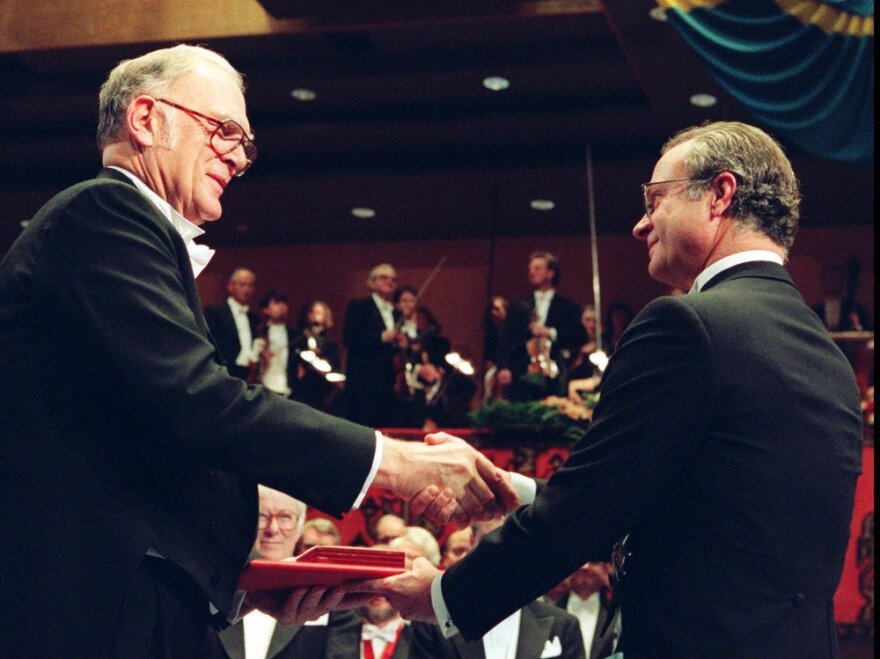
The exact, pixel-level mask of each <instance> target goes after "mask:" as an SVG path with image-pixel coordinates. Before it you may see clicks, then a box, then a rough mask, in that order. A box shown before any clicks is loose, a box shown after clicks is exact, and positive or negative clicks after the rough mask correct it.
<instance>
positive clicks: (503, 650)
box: [483, 609, 522, 659]
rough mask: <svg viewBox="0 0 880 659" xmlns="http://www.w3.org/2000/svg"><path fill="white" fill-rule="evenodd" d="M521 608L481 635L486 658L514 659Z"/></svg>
mask: <svg viewBox="0 0 880 659" xmlns="http://www.w3.org/2000/svg"><path fill="white" fill-rule="evenodd" d="M521 612H522V609H517V610H516V611H514V612H513V613H512V614H510V615H509V616H507V617H506V618H505V619H504V620H502V621H501V622H499V623H498V624H497V625H495V626H494V627H493V628H492V629H490V630H489V631H488V632H486V634H485V635H484V636H483V652H485V653H486V659H515V658H516V646H517V643H518V642H519V621H520V618H521V617H522V613H521Z"/></svg>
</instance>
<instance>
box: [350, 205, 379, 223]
mask: <svg viewBox="0 0 880 659" xmlns="http://www.w3.org/2000/svg"><path fill="white" fill-rule="evenodd" d="M351 214H352V215H354V216H355V217H357V218H360V219H362V220H369V219H370V218H373V217H376V211H374V210H373V209H372V208H365V207H363V206H358V207H356V208H352V209H351Z"/></svg>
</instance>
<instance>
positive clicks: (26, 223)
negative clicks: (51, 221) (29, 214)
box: [18, 220, 31, 229]
mask: <svg viewBox="0 0 880 659" xmlns="http://www.w3.org/2000/svg"><path fill="white" fill-rule="evenodd" d="M30 223H31V221H30V220H22V221H21V222H19V223H18V225H19V226H20V227H21V228H22V229H27V225H28V224H30Z"/></svg>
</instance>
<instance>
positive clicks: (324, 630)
mask: <svg viewBox="0 0 880 659" xmlns="http://www.w3.org/2000/svg"><path fill="white" fill-rule="evenodd" d="M355 627H356V628H357V630H358V631H357V633H358V634H360V620H359V619H358V617H357V616H356V615H355V614H354V613H353V612H351V611H331V612H330V614H329V617H328V619H327V624H326V625H315V624H309V625H292V626H290V627H284V626H282V625H275V631H274V632H273V633H272V639H271V640H270V641H269V648H268V650H267V651H266V659H332V658H333V657H337V656H339V655H338V653H337V650H336V649H335V647H336V645H337V643H336V642H335V641H333V642H331V641H330V639H331V637H336V636H338V635H340V634H341V635H342V636H344V637H348V636H349V635H350V634H351V630H352V629H353V628H355ZM219 638H220V643H221V647H222V649H221V651H220V652H219V653H217V655H216V656H217V657H218V658H219V657H225V658H226V659H245V654H244V623H243V622H241V621H239V622H237V623H235V624H234V625H232V626H231V627H227V628H226V629H224V630H223V631H222V632H220V634H219ZM355 647H357V646H355ZM342 656H345V657H349V658H351V659H358V656H359V655H358V654H356V653H355V654H348V655H342ZM404 657H405V655H404Z"/></svg>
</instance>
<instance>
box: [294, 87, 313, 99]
mask: <svg viewBox="0 0 880 659" xmlns="http://www.w3.org/2000/svg"><path fill="white" fill-rule="evenodd" d="M290 95H291V96H293V97H294V98H295V99H296V100H297V101H314V100H315V98H317V96H318V95H317V94H316V93H315V92H313V91H312V90H311V89H305V88H302V87H299V88H297V89H294V90H293V91H292V92H290Z"/></svg>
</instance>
